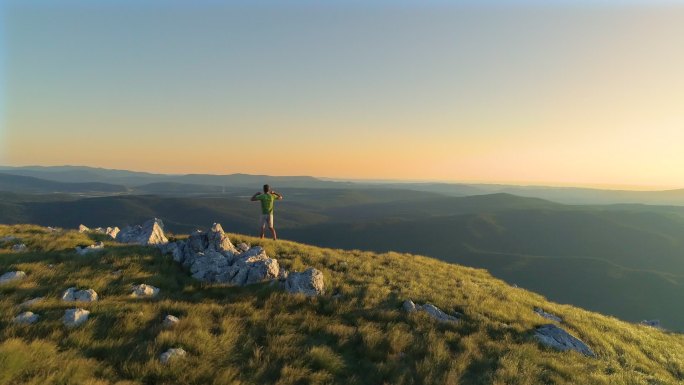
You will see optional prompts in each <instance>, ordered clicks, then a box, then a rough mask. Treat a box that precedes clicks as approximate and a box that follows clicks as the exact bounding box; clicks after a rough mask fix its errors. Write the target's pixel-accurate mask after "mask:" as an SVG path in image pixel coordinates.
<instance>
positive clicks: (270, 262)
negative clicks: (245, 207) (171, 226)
mask: <svg viewBox="0 0 684 385" xmlns="http://www.w3.org/2000/svg"><path fill="white" fill-rule="evenodd" d="M243 248H244V246H243ZM159 249H160V250H161V252H162V253H163V254H170V255H172V256H173V259H174V261H176V262H179V263H181V264H183V266H185V267H187V268H189V269H190V273H191V274H192V276H193V277H194V278H195V279H198V280H200V281H203V282H216V283H229V284H233V285H238V286H243V285H249V284H252V283H257V282H261V281H265V280H270V279H275V278H276V277H278V274H279V273H280V266H279V265H278V261H277V260H275V259H273V258H270V257H269V256H268V255H266V252H265V251H264V249H263V248H261V247H259V246H256V247H252V248H250V249H247V250H245V251H242V252H241V251H240V249H238V248H236V247H235V246H233V244H232V242H231V241H230V239H229V238H228V236H227V235H226V234H225V232H224V231H223V228H222V227H221V225H220V224H218V223H214V225H213V226H212V228H211V230H209V231H207V232H202V231H197V232H195V233H193V234H192V235H190V237H189V238H188V239H187V240H185V241H177V242H173V243H170V244H167V245H162V246H160V247H159Z"/></svg>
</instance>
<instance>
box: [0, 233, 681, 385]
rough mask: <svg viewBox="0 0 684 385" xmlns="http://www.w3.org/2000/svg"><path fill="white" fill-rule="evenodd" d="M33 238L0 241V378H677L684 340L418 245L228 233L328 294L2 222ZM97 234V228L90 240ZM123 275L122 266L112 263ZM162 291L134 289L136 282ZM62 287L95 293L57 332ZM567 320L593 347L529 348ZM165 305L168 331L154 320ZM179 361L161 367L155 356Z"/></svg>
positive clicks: (305, 380) (115, 380) (221, 380)
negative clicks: (319, 279)
mask: <svg viewBox="0 0 684 385" xmlns="http://www.w3.org/2000/svg"><path fill="white" fill-rule="evenodd" d="M9 234H12V235H15V236H18V237H20V238H21V240H22V241H23V242H24V243H25V244H27V245H28V246H29V248H30V249H31V251H30V252H29V253H24V254H16V253H10V252H8V251H7V249H4V250H2V251H0V272H5V271H9V270H17V269H20V270H23V271H25V272H26V273H27V274H28V277H27V279H25V280H23V281H21V282H18V283H12V284H9V285H4V286H0V294H2V295H1V296H0V341H2V342H0V384H18V383H23V384H176V383H182V384H262V383H275V384H283V385H284V384H630V385H631V384H644V385H646V384H648V385H654V384H677V383H681V382H682V381H684V337H683V336H682V335H679V334H673V333H666V332H662V331H659V330H656V329H653V328H649V327H645V326H639V325H634V324H629V323H625V322H622V321H619V320H617V319H614V318H611V317H606V316H603V315H600V314H597V313H592V312H588V311H585V310H582V309H579V308H576V307H572V306H567V305H560V304H554V303H550V302H548V301H547V300H545V299H544V298H543V297H541V296H539V295H537V294H534V293H531V292H528V291H525V290H523V289H518V288H514V287H511V286H509V285H507V284H505V283H504V282H502V281H499V280H497V279H494V278H492V277H491V276H490V275H489V274H488V273H487V272H485V271H483V270H476V269H471V268H465V267H462V266H457V265H452V264H447V263H444V262H440V261H438V260H435V259H430V258H426V257H421V256H415V255H407V254H398V253H385V254H374V253H370V252H362V251H342V250H332V249H323V248H317V247H312V246H307V245H303V244H298V243H293V242H286V241H279V242H272V241H260V240H257V239H254V238H250V237H246V236H242V235H232V236H231V238H232V239H233V240H234V241H247V242H251V243H252V244H260V245H262V246H263V247H264V248H265V249H266V250H267V252H268V253H269V255H273V256H275V257H277V258H278V261H279V262H280V264H281V265H282V266H284V267H285V268H287V269H290V270H301V269H303V268H304V267H306V266H314V267H316V268H318V269H320V270H321V271H322V272H323V273H324V275H325V279H326V286H327V291H328V292H327V294H326V295H324V296H322V297H318V298H313V299H309V298H305V297H302V296H298V295H289V294H286V293H284V292H282V291H281V290H279V289H278V288H275V287H272V286H269V285H268V284H259V285H254V286H250V287H246V288H236V287H226V286H221V285H207V284H201V283H199V282H197V281H194V280H193V279H192V278H189V276H188V274H187V272H185V271H183V269H182V268H180V267H179V266H178V265H177V264H176V263H174V262H173V261H171V260H170V259H169V258H168V257H163V256H161V255H160V254H159V252H158V251H157V250H156V249H153V248H146V247H134V246H125V245H118V244H115V243H113V242H111V241H106V242H105V243H106V245H107V248H106V250H105V251H104V252H103V253H101V254H96V255H92V254H91V255H87V256H77V255H76V254H75V253H74V252H73V251H72V250H73V249H72V248H73V247H75V246H76V245H79V244H90V243H92V242H93V241H94V240H95V239H91V238H88V236H86V235H84V234H79V233H76V232H74V231H70V232H65V233H50V232H47V231H46V230H45V229H44V228H41V227H37V226H28V225H22V226H0V237H3V236H6V235H9ZM93 237H95V238H97V236H93ZM118 270H121V271H122V274H121V275H116V274H112V273H113V272H114V271H118ZM137 283H147V284H151V285H154V286H157V287H159V288H161V294H160V296H159V297H158V298H156V299H152V300H135V299H132V298H131V297H129V296H128V294H129V293H130V286H131V285H132V284H137ZM70 286H78V287H81V288H92V289H94V290H96V291H97V292H98V294H99V295H100V301H98V302H96V303H92V304H85V305H84V307H86V308H88V309H89V310H90V311H91V318H90V320H88V321H87V323H86V324H84V325H82V326H81V327H78V328H76V329H67V328H65V327H64V326H63V325H62V324H61V322H60V317H61V316H62V314H63V312H64V309H66V308H70V307H73V305H69V304H65V303H61V302H60V301H59V300H58V297H59V295H60V294H61V292H62V291H63V290H65V289H66V288H68V287H70ZM37 296H44V297H46V299H45V300H44V301H43V302H41V303H39V304H37V305H34V307H33V308H32V310H33V311H34V312H35V313H37V314H39V315H40V316H41V320H40V321H39V322H38V323H36V324H34V325H30V326H28V325H27V326H19V325H15V324H13V323H12V322H11V319H12V317H14V316H15V315H16V314H18V313H19V309H18V308H17V305H18V304H19V303H21V302H23V301H25V300H27V299H29V298H32V297H37ZM407 298H411V299H413V300H414V301H416V302H418V303H423V302H431V303H433V304H435V305H437V306H439V307H440V308H442V309H443V310H445V311H446V312H448V313H452V312H456V311H457V312H460V313H463V314H464V318H463V321H462V322H461V323H459V324H439V323H436V322H435V321H434V320H432V319H431V318H429V317H427V316H426V315H424V314H423V313H415V314H406V313H403V312H402V311H401V310H400V308H401V303H402V301H403V300H404V299H407ZM535 306H539V307H542V308H544V309H545V310H547V311H550V312H553V313H555V314H557V315H559V316H561V317H562V318H563V319H564V320H565V322H564V326H563V327H565V328H566V329H567V330H568V331H570V332H571V333H573V334H574V335H576V336H578V337H579V338H581V339H582V340H584V341H585V342H586V343H587V344H588V345H589V346H590V347H591V348H592V349H593V350H594V351H595V352H596V354H597V358H588V357H585V356H582V355H580V354H578V353H574V352H572V353H570V352H566V353H562V352H557V351H554V350H550V349H547V348H544V347H541V346H540V345H538V344H537V343H536V342H535V341H534V340H533V339H532V338H531V331H532V330H533V329H534V328H535V327H536V326H539V325H541V324H545V323H548V321H547V320H545V319H543V318H541V317H539V316H538V315H536V314H535V313H533V311H532V309H533V308H534V307H535ZM167 314H174V315H177V316H179V317H180V319H181V321H180V324H178V325H177V326H176V327H174V328H172V329H165V328H163V327H162V325H161V322H162V319H163V318H164V316H165V315H167ZM171 347H182V348H184V349H185V350H186V351H187V352H188V356H187V357H185V358H183V359H180V360H179V361H176V362H174V364H173V365H170V366H165V365H162V364H160V363H159V360H158V357H159V355H160V354H161V353H162V352H164V351H166V350H167V349H168V348H171Z"/></svg>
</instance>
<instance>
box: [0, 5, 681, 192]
mask: <svg viewBox="0 0 684 385" xmlns="http://www.w3.org/2000/svg"><path fill="white" fill-rule="evenodd" d="M0 12H2V15H1V17H2V29H1V33H2V36H1V37H2V38H1V39H0V44H1V45H0V66H1V67H0V76H2V78H1V79H0V81H1V84H2V89H1V90H0V91H2V92H0V97H4V102H2V100H0V108H1V110H0V113H2V115H3V116H4V119H3V120H2V125H1V126H0V164H16V165H19V164H86V165H93V166H104V167H117V168H129V169H140V170H150V171H170V172H253V173H266V174H312V175H318V176H330V177H354V178H360V177H368V178H406V179H431V180H433V179H438V180H473V181H475V180H476V181H503V182H534V183H569V184H610V185H614V184H630V185H635V184H636V185H658V186H677V185H678V184H679V183H680V182H679V181H681V180H684V171H680V170H684V167H672V165H674V164H679V165H682V166H684V156H683V155H682V154H681V153H682V151H681V149H680V148H679V145H678V143H681V142H682V140H684V138H683V137H682V135H684V130H683V129H682V126H683V125H684V121H683V119H684V118H683V117H682V115H681V112H680V110H681V105H683V104H684V99H683V96H684V74H683V73H682V71H681V68H684V41H683V39H684V4H683V3H682V2H674V1H669V2H668V1H609V0H604V1H598V2H597V1H477V2H474V1H450V2H447V1H413V2H411V1H376V2H367V1H363V2H362V1H351V2H350V1H345V2H343V1H325V2H320V1H296V2H287V1H249V2H246V1H245V2H219V1H169V0H164V1H162V0H159V1H139V0H135V1H68V0H67V1H59V2H55V1H31V0H22V1H4V2H3V3H2V6H1V7H0ZM3 111H4V112H3ZM172 149H173V150H175V151H172ZM178 149H182V151H178ZM169 153H176V154H177V155H176V156H172V157H170V156H168V155H167V154H169ZM178 154H182V155H178Z"/></svg>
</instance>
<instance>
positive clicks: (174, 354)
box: [159, 348, 186, 364]
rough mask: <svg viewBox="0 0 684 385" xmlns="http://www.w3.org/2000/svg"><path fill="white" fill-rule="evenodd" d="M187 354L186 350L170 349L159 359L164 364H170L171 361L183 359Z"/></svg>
mask: <svg viewBox="0 0 684 385" xmlns="http://www.w3.org/2000/svg"><path fill="white" fill-rule="evenodd" d="M185 354H186V353H185V350H183V349H182V348H175V349H169V350H167V351H165V352H164V353H162V355H161V356H160V357H159V361H161V363H162V364H170V363H171V361H173V360H175V359H178V358H180V357H183V356H185Z"/></svg>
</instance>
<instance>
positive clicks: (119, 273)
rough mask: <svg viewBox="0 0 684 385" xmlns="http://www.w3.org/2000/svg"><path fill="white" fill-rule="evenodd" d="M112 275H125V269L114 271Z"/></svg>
mask: <svg viewBox="0 0 684 385" xmlns="http://www.w3.org/2000/svg"><path fill="white" fill-rule="evenodd" d="M112 275H113V276H115V277H121V276H122V275H123V270H116V271H112Z"/></svg>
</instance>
